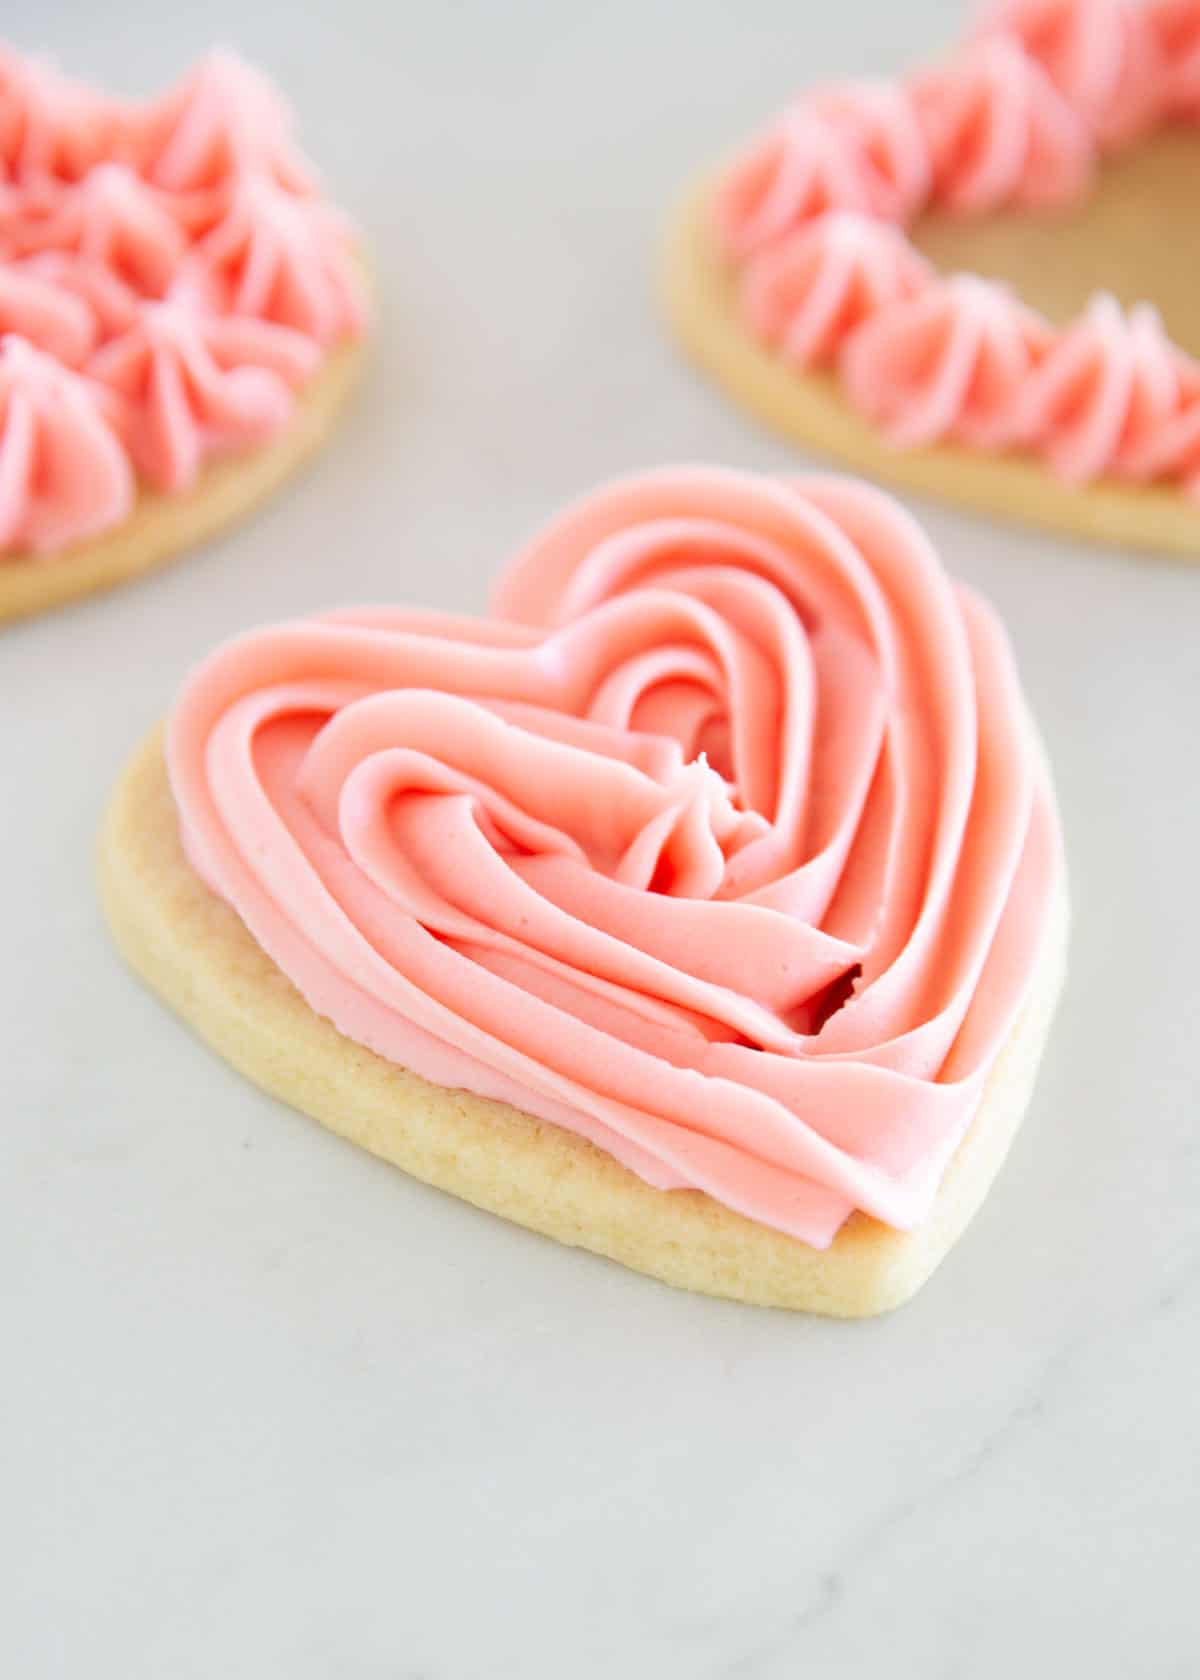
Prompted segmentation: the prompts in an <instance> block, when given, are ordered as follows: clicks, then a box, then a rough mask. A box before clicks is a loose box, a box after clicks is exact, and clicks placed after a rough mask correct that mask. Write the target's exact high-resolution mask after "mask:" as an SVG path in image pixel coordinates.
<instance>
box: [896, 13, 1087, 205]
mask: <svg viewBox="0 0 1200 1680" xmlns="http://www.w3.org/2000/svg"><path fill="white" fill-rule="evenodd" d="M912 96H913V104H914V106H915V108H916V110H917V111H918V113H919V115H920V120H921V125H922V128H923V130H924V133H925V138H926V141H927V143H928V146H929V152H930V159H931V164H932V172H933V182H934V192H935V196H936V198H937V199H938V200H939V202H941V203H942V204H944V205H946V206H947V207H948V208H949V209H951V210H959V211H962V212H963V213H964V214H977V213H979V212H981V211H985V210H995V209H998V208H1000V207H1001V206H1002V205H1022V204H1024V205H1038V206H1042V205H1051V204H1069V203H1071V202H1072V201H1074V200H1076V199H1078V198H1079V197H1080V196H1081V194H1082V193H1083V192H1084V191H1086V189H1087V186H1088V183H1089V181H1090V178H1091V171H1092V142H1091V139H1090V138H1089V135H1088V131H1087V129H1086V128H1085V126H1084V124H1083V123H1082V122H1081V121H1080V119H1079V117H1078V116H1077V114H1076V113H1075V112H1074V111H1073V110H1072V108H1071V106H1070V105H1068V104H1067V102H1066V100H1065V99H1064V98H1063V97H1062V95H1061V94H1060V93H1059V92H1058V91H1057V90H1056V89H1055V87H1054V84H1053V82H1052V81H1051V80H1050V78H1049V76H1048V75H1047V74H1046V72H1045V71H1044V70H1043V69H1042V68H1041V66H1040V65H1039V64H1038V63H1037V62H1036V61H1035V60H1034V59H1031V58H1028V57H1027V56H1026V55H1025V54H1024V53H1023V52H1022V51H1021V50H1020V48H1019V47H1018V46H1016V45H1015V43H1014V42H1012V41H1009V40H1005V39H996V40H983V41H980V42H979V43H978V44H977V45H975V46H972V47H970V48H968V49H967V50H966V51H965V52H964V53H962V54H961V55H960V56H959V57H958V58H956V59H954V60H952V61H951V62H950V63H949V64H946V65H944V66H942V67H941V68H939V69H937V70H931V71H928V72H926V74H925V75H923V76H919V77H917V78H916V79H915V81H914V83H913V90H912Z"/></svg>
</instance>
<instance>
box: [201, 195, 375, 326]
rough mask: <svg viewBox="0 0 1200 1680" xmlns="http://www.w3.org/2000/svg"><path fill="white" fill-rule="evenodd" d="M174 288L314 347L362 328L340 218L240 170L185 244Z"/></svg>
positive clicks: (358, 290)
mask: <svg viewBox="0 0 1200 1680" xmlns="http://www.w3.org/2000/svg"><path fill="white" fill-rule="evenodd" d="M177 290H178V292H179V293H180V294H186V295H190V296H194V297H196V298H198V299H199V300H200V301H201V302H202V303H203V304H204V305H205V306H207V307H209V308H211V309H214V310H216V311H218V312H220V313H222V314H236V315H254V316H258V317H259V318H260V319H262V320H264V321H275V322H277V323H278V324H279V325H280V326H284V327H293V328H295V330H296V331H298V332H302V333H304V334H305V335H306V336H307V337H308V338H310V339H312V340H313V341H314V342H315V343H317V344H320V345H330V344H336V343H338V342H339V341H340V340H342V339H345V338H348V337H353V336H355V335H357V334H358V333H360V332H361V331H362V330H363V327H364V325H365V323H366V306H365V302H364V298H363V292H362V282H361V280H360V278H359V274H358V271H357V269H356V267H355V264H354V261H353V258H352V255H351V244H350V237H349V230H348V227H347V224H346V222H345V221H344V219H343V218H342V217H340V216H339V215H338V214H337V212H336V211H335V210H333V209H332V208H331V207H330V206H329V205H327V204H323V203H321V202H320V201H318V200H315V199H300V198H296V197H294V196H293V195H292V194H290V193H287V192H284V191H283V190H282V188H280V187H278V186H276V185H275V184H274V183H273V182H272V181H271V179H270V178H269V177H268V176H265V175H248V176H246V177H244V178H243V179H242V180H241V181H240V182H239V183H238V185H237V187H236V188H235V190H234V192H233V194H232V197H231V202H230V206H229V209H228V211H227V212H226V214H225V215H224V217H223V218H222V219H221V221H220V222H219V223H218V224H217V225H216V226H215V227H214V228H213V229H212V230H211V231H210V232H209V233H208V234H206V235H205V237H204V238H203V239H201V240H200V241H199V242H198V243H197V244H196V245H195V246H194V247H193V249H192V250H191V252H190V253H189V255H188V258H187V260H186V262H185V264H184V265H183V267H182V269H181V270H180V273H179V276H178V285H177Z"/></svg>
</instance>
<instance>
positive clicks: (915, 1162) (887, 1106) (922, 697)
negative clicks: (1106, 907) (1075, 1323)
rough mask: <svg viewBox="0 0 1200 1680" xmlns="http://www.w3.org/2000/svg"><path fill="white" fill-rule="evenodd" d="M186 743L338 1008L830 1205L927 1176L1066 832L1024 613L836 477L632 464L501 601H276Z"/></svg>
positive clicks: (428, 1050)
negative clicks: (1025, 644)
mask: <svg viewBox="0 0 1200 1680" xmlns="http://www.w3.org/2000/svg"><path fill="white" fill-rule="evenodd" d="M168 758H169V766H170V773H171V781H172V786H173V789H174V792H175V797H176V800H177V803H178V807H179V813H180V820H181V827H182V833H183V838H184V842H185V845H186V848H187V851H188V855H189V857H190V858H191V860H192V862H193V864H194V866H195V867H196V869H197V870H198V871H199V873H200V874H201V875H202V877H203V878H204V879H205V880H206V881H207V882H208V884H209V885H210V886H211V887H212V888H213V890H214V891H216V892H217V893H219V894H220V895H221V896H222V897H223V898H225V899H227V900H228V902H229V903H230V904H232V905H233V907H234V908H235V909H236V911H237V912H238V914H239V915H240V916H241V918H242V919H243V921H244V922H245V924H246V926H247V928H248V929H249V930H250V932H251V933H252V934H253V936H254V937H255V939H256V940H257V941H258V942H259V944H260V945H261V946H262V947H263V949H264V950H265V951H266V952H267V953H268V954H269V955H270V956H271V957H272V958H273V960H274V961H275V962H276V963H277V964H278V965H279V967H280V968H281V969H282V970H283V971H284V973H286V974H287V975H288V976H289V977H290V978H291V979H292V980H293V982H294V983H295V984H296V985H297V986H298V987H299V989H300V991H301V992H302V993H303V995H304V996H305V998H306V999H307V1000H308V1002H309V1003H310V1004H311V1006H312V1007H313V1008H314V1009H315V1010H316V1011H317V1012H318V1013H320V1014H322V1015H325V1016H327V1017H329V1018H330V1019H331V1020H332V1021H333V1022H334V1024H335V1025H336V1026H337V1027H338V1029H339V1030H340V1031H341V1032H343V1033H344V1034H346V1035H347V1036H348V1037H350V1038H351V1039H354V1040H355V1041H357V1042H359V1043H362V1044H364V1045H367V1046H369V1047H370V1048H371V1049H373V1050H375V1051H377V1052H378V1053H380V1054H381V1055H383V1056H385V1057H387V1058H389V1059H390V1060H392V1061H394V1062H397V1063H400V1064H403V1065H405V1066H407V1067H411V1068H413V1069H415V1070H416V1071H417V1072H418V1073H420V1074H422V1075H423V1076H425V1077H426V1078H429V1079H432V1080H434V1081H436V1082H438V1083H441V1084H445V1085H451V1086H460V1087H463V1088H465V1089H467V1090H471V1091H474V1092H478V1093H481V1094H484V1095H488V1096H493V1097H498V1098H502V1099H504V1100H508V1101H511V1102H513V1103H515V1104H517V1105H518V1106H519V1107H521V1108H523V1109H525V1110H526V1111H528V1112H530V1113H533V1114H535V1115H538V1116H540V1117H541V1118H543V1119H546V1120H548V1121H551V1122H553V1123H555V1124H557V1125H560V1126H564V1127H566V1128H568V1129H569V1130H571V1131H575V1132H577V1133H579V1134H581V1135H583V1136H584V1137H587V1138H590V1139H591V1140H592V1141H593V1142H595V1143H597V1144H598V1145H599V1146H600V1147H601V1148H603V1149H605V1150H607V1151H608V1152H609V1153H611V1154H612V1155H614V1156H615V1157H616V1158H617V1159H618V1160H619V1161H621V1162H623V1163H624V1164H625V1165H627V1166H628V1167H630V1168H631V1169H632V1170H633V1171H634V1172H636V1173H638V1174H640V1175H641V1176H642V1177H643V1178H645V1179H646V1180H647V1181H648V1182H649V1183H651V1184H653V1185H657V1186H659V1187H660V1188H663V1189H672V1188H679V1187H687V1186H690V1187H695V1188H699V1189H703V1190H705V1191H707V1192H708V1193H709V1194H710V1195H712V1196H714V1197H715V1198H716V1199H717V1200H718V1201H720V1202H722V1203H724V1204H725V1205H726V1206H728V1207H731V1208H734V1209H737V1210H738V1211H740V1212H742V1213H745V1214H747V1215H749V1216H750V1217H751V1218H754V1219H757V1220H760V1221H762V1222H764V1223H766V1224H769V1225H772V1226H775V1227H777V1228H779V1229H780V1230H783V1231H786V1232H788V1233H790V1234H792V1235H793V1236H795V1237H797V1238H800V1239H801V1240H803V1241H804V1242H807V1243H810V1244H814V1245H818V1246H823V1245H825V1244H827V1243H828V1242H829V1241H830V1240H831V1239H832V1237H833V1235H834V1233H835V1232H836V1231H837V1229H838V1228H839V1226H840V1225H841V1224H842V1222H843V1221H844V1220H845V1219H846V1217H847V1216H848V1215H849V1214H850V1212H851V1211H852V1210H854V1209H855V1208H861V1209H863V1210H865V1211H867V1212H869V1213H871V1214H873V1215H875V1216H876V1217H877V1218H879V1219H882V1220H885V1221H887V1222H888V1223H889V1224H892V1225H895V1226H898V1227H910V1226H912V1225H915V1224H916V1223H918V1222H919V1221H920V1220H921V1219H922V1218H923V1217H924V1216H925V1215H926V1214H927V1212H928V1210H929V1207H930V1203H931V1200H932V1198H933V1196H934V1194H935V1193H936V1189H937V1186H938V1184H939V1182H940V1180H941V1178H942V1175H943V1173H944V1170H945V1167H946V1165H947V1163H948V1161H949V1159H950V1157H951V1155H952V1154H953V1152H954V1150H955V1148H956V1146H957V1144H958V1143H959V1141H960V1140H961V1138H962V1135H963V1132H964V1130H965V1128H966V1127H967V1126H968V1125H969V1123H970V1121H971V1118H972V1116H973V1114H974V1112H975V1110H976V1108H977V1105H978V1103H979V1099H980V1094H981V1091H982V1089H983V1086H984V1082H985V1081H986V1079H987V1075H988V1072H989V1070H990V1068H991V1066H992V1064H993V1062H994V1060H995V1057H996V1054H997V1051H998V1050H999V1048H1000V1046H1001V1045H1002V1044H1003V1042H1004V1041H1005V1038H1006V1036H1007V1035H1008V1033H1009V1031H1010V1030H1011V1027H1012V1025H1013V1021H1014V1019H1015V1017H1016V1014H1017V1012H1018V1010H1019V1009H1020V1006H1021V1003H1022V1001H1023V999H1024V997H1025V994H1026V991H1027V988H1028V985H1029V981H1030V976H1031V974H1032V971H1033V968H1034V964H1035V962H1036V959H1037V956H1038V953H1039V950H1040V948H1041V944H1042V939H1043V935H1044V932H1045V926H1046V917H1047V913H1048V908H1049V904H1050V900H1051V895H1052V892H1053V890H1054V888H1055V885H1056V882H1057V880H1058V878H1059V873H1060V869H1061V859H1060V852H1059V843H1058V836H1057V827H1056V821H1055V816H1054V810H1053V806H1052V802H1051V796H1050V793H1049V790H1048V787H1047V783H1046V779H1045V776H1044V772H1043V769H1042V767H1041V764H1040V761H1039V758H1038V755H1037V752H1036V750H1035V748H1034V746H1033V743H1032V737H1031V731H1030V727H1029V723H1028V720H1027V717H1026V713H1025V708H1024V704H1023V702H1022V699H1021V696H1020V691H1019V688H1018V684H1017V679H1016V675H1015V672H1014V669H1013V665H1012V660H1011V656H1010V653H1009V650H1008V647H1007V644H1006V642H1005V639H1004V636H1003V633H1002V632H1001V630H1000V628H999V626H998V624H997V622H996V620H995V618H994V617H993V615H992V614H991V612H990V611H989V610H988V609H987V607H986V606H984V605H983V604H982V603H981V602H980V601H979V600H978V599H977V598H976V597H975V596H973V595H971V594H970V593H968V592H966V591H964V590H962V589H959V588H956V587H955V586H954V585H953V584H952V583H951V582H950V581H949V579H948V578H947V577H946V575H945V574H944V572H943V571H942V569H941V566H940V565H939V563H938V561H937V559H936V557H935V556H934V554H933V552H932V551H931V549H930V547H929V545H928V543H927V542H926V541H925V539H924V537H923V536H922V534H921V533H920V531H919V530H918V528H917V527H916V526H915V524H914V523H913V522H912V521H911V519H910V518H909V517H908V516H907V515H906V514H905V513H904V512H903V511H902V510H901V509H900V508H899V507H898V506H896V505H895V504H894V503H893V502H891V501H890V500H889V499H888V498H886V497H884V496H882V495H880V494H879V493H878V492H876V491H873V490H871V489H870V488H868V487H866V486H864V485H858V484H853V483H850V482H847V481H841V480H832V479H816V480H809V481H799V482H793V483H785V482H779V481H774V480H770V479H766V478H762V477H757V476H753V475H750V474H743V473H735V472H725V471H719V470H715V469H714V470H708V469H699V468H696V469H681V470H675V471H668V472H662V473H658V474H654V475H651V476H648V477H645V478H641V479H635V480H631V481H627V482H624V483H620V484H617V485H615V486H613V487H611V488H609V489H607V490H604V491H601V492H599V493H598V494H596V495H594V496H592V497H590V498H589V499H587V500H586V501H584V502H582V503H581V504H579V505H577V506H576V507H574V508H573V509H571V510H569V511H568V512H567V513H566V514H565V515H563V516H562V517H561V518H559V519H558V520H557V521H556V522H555V523H553V524H552V525H551V526H550V527H549V528H548V529H547V530H546V531H544V532H543V533H542V535H541V536H540V537H539V538H538V539H537V540H536V541H535V542H534V543H533V545H532V546H531V547H530V548H529V549H528V550H527V551H526V553H525V554H524V555H523V556H521V557H520V558H519V559H518V560H517V562H516V564H515V565H514V566H512V567H511V568H510V570H509V571H508V573H507V575H506V576H505V577H503V578H502V580H501V582H500V585H499V588H498V590H497V592H496V597H495V616H493V617H492V618H490V619H486V620H483V621H474V620H461V619H454V618H449V617H443V616H440V615H437V614H430V613H420V612H413V611H404V610H402V609H389V608H377V609H367V610H362V611H355V612H344V613H339V614H335V615H332V616H329V617H325V618H319V619H310V620H301V621H298V622H294V623H291V624H284V625H279V626H276V627H274V628H272V629H268V630H264V631H260V632H257V633H254V634H251V635H248V636H243V637H241V638H239V639H238V640H237V641H235V642H233V643H230V644H228V645H227V646H225V647H224V648H222V649H220V650H218V652H217V653H215V654H214V655H212V656H211V657H210V658H209V659H208V660H207V661H206V662H205V663H204V665H202V666H201V667H200V669H199V670H198V671H197V672H196V673H194V674H193V676H192V677H191V678H190V679H189V681H188V682H187V684H186V686H185V688H184V690H183V693H182V695H181V696H180V699H179V701H178V703H177V705H176V707H175V709H174V712H173V714H172V718H171V722H170V729H169V746H168Z"/></svg>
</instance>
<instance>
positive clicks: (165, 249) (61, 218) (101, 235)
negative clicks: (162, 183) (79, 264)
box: [8, 163, 187, 297]
mask: <svg viewBox="0 0 1200 1680" xmlns="http://www.w3.org/2000/svg"><path fill="white" fill-rule="evenodd" d="M8 248H9V251H10V253H11V254H12V255H13V256H15V257H21V256H28V255H31V254H33V253H36V252H39V251H58V252H63V253H65V254H68V255H76V256H79V257H80V258H82V259H83V261H84V262H85V263H87V264H88V266H89V267H92V268H95V269H99V270H100V271H101V272H104V273H108V274H111V275H113V276H114V277H115V278H116V279H117V280H119V281H121V282H122V283H123V284H124V285H125V286H127V287H128V288H129V290H130V291H132V292H133V293H135V294H136V295H138V296H144V297H161V296H162V295H163V293H164V292H165V291H166V289H167V287H168V286H169V285H170V283H171V280H172V279H173V277H174V275H175V271H176V269H177V268H178V267H179V263H180V260H181V258H182V256H183V253H184V251H185V250H186V248H187V240H186V237H185V235H184V233H183V230H182V229H181V228H180V227H179V225H178V223H177V222H176V221H175V219H174V217H173V216H172V215H171V214H170V212H169V211H168V210H167V209H166V208H165V207H164V205H163V204H162V203H161V202H160V200H159V198H158V196H157V195H156V194H155V193H154V192H153V190H152V189H151V188H150V187H148V186H147V185H146V183H145V182H144V181H142V180H141V179H140V178H139V177H138V176H137V175H136V174H134V172H133V170H131V169H130V168H129V167H128V165H126V164H122V163H99V164H97V165H96V166H95V167H94V168H93V169H91V170H89V172H88V173H87V174H86V175H85V176H84V177H83V179H82V180H81V181H79V182H78V183H77V184H76V185H74V186H71V187H68V188H65V189H64V190H63V191H62V192H61V193H60V194H58V195H57V197H56V199H55V200H54V202H53V204H52V205H51V206H50V207H49V208H48V210H46V211H45V212H44V213H41V214H32V215H27V216H25V217H24V218H22V220H21V221H20V222H19V223H17V224H16V225H14V226H13V227H12V228H11V229H10V230H9V237H8Z"/></svg>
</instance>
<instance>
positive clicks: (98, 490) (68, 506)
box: [0, 334, 133, 553]
mask: <svg viewBox="0 0 1200 1680" xmlns="http://www.w3.org/2000/svg"><path fill="white" fill-rule="evenodd" d="M132 503H133V475H132V473H131V472H130V469H129V462H128V461H127V459H126V457H125V454H124V452H123V450H122V449H121V446H120V444H119V443H118V441H117V439H116V437H115V435H114V433H113V431H112V429H111V428H110V426H109V425H108V423H107V421H106V419H105V417H104V413H103V408H102V405H101V404H100V403H99V402H98V401H97V400H96V396H95V394H94V392H93V391H92V389H91V388H90V387H89V385H88V384H87V382H86V381H84V380H83V379H81V378H79V377H78V375H76V374H73V373H69V372H68V371H67V370H66V369H65V368H64V367H62V366H61V365H60V364H59V363H58V362H57V361H55V360H54V359H53V358H52V357H51V356H48V355H46V354H44V353H43V352H42V351H40V350H36V349H35V348H34V347H33V345H31V344H28V343H27V342H26V341H25V340H24V339H22V338H18V337H16V336H15V335H13V334H9V335H8V336H6V337H5V338H4V339H3V340H0V550H3V549H5V548H9V547H13V548H25V549H30V550H32V551H33V552H35V553H44V552H46V551H48V550H51V549H55V548H61V547H63V546H64V545H65V544H67V543H71V542H77V541H80V540H81V539H83V538H85V537H92V536H96V535H98V534H99V533H100V532H101V531H104V530H107V529H108V528H109V527H110V526H112V525H116V524H119V523H120V521H121V520H122V519H124V518H125V516H126V514H127V513H128V512H129V509H130V507H131V506H132Z"/></svg>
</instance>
